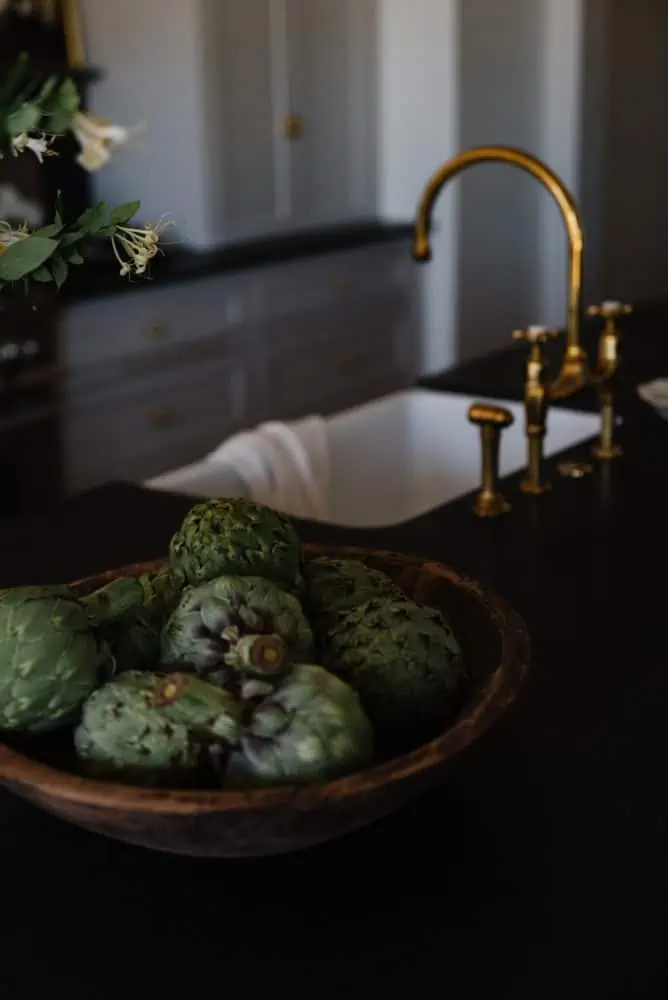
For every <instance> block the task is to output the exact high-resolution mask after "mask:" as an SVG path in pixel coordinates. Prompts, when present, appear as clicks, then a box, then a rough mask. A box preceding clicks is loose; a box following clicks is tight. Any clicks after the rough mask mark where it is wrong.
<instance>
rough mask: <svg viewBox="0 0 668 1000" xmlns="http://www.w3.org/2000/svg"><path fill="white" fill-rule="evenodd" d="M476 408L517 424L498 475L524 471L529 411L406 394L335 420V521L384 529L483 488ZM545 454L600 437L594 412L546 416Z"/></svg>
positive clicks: (504, 442)
mask: <svg viewBox="0 0 668 1000" xmlns="http://www.w3.org/2000/svg"><path fill="white" fill-rule="evenodd" d="M473 402H486V403H495V404H498V405H500V406H504V407H505V408H506V409H508V410H510V412H511V413H512V414H513V416H514V417H515V423H514V424H513V425H512V426H511V427H508V428H507V429H506V430H505V431H503V434H502V438H501V452H500V458H499V471H500V475H501V476H507V475H510V474H511V473H513V472H516V471H517V470H519V469H522V468H524V467H525V465H526V436H525V433H524V406H523V404H521V403H511V402H508V401H506V400H502V399H494V398H491V397H485V396H465V395H460V394H459V393H450V392H436V391H434V390H429V389H409V390H407V391H405V392H398V393H393V394H392V395H390V396H385V397H383V398H381V399H378V400H374V401H373V402H371V403H367V404H365V405H364V406H359V407H355V408H354V409H351V410H347V411H345V412H343V413H340V414H337V415H336V416H334V417H332V418H331V419H330V420H329V422H328V426H329V431H330V435H329V448H330V462H331V483H332V486H331V492H330V515H331V516H330V520H331V521H332V522H334V523H336V524H341V525H345V526H347V527H387V526H389V525H392V524H397V523H400V522H402V521H406V520H409V519H411V518H414V517H417V516H418V515H420V514H424V513H426V511H428V510H432V509H433V508H435V507H439V506H441V505H442V504H444V503H447V502H448V501H449V500H454V499H455V498H456V497H460V496H463V495H464V494H466V493H469V492H470V491H471V490H475V489H477V488H478V487H479V486H480V475H481V468H480V459H481V449H480V431H479V429H478V428H477V427H475V426H474V425H472V424H470V423H469V421H468V418H467V413H468V409H469V406H470V405H471V403H473ZM547 427H548V429H547V435H546V438H545V455H546V456H550V455H554V454H556V453H558V452H560V451H564V450H565V449H567V448H570V447H572V446H573V445H575V444H578V443H579V442H581V441H586V440H587V439H589V438H593V437H595V436H596V435H597V434H598V432H599V427H600V418H599V416H598V415H597V414H592V413H583V412H580V411H573V410H566V409H559V408H558V407H556V406H554V407H552V408H551V409H550V410H549V411H548V418H547Z"/></svg>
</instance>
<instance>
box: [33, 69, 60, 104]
mask: <svg viewBox="0 0 668 1000" xmlns="http://www.w3.org/2000/svg"><path fill="white" fill-rule="evenodd" d="M57 85H58V77H57V76H49V77H47V79H46V80H45V81H44V83H43V84H42V86H41V87H40V90H39V94H38V95H37V98H36V101H37V103H38V104H40V105H42V107H44V105H45V104H46V102H47V101H48V100H49V98H50V97H51V95H52V94H53V92H54V90H55V89H56V86H57Z"/></svg>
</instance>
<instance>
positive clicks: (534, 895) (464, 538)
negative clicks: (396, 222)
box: [0, 314, 668, 1000]
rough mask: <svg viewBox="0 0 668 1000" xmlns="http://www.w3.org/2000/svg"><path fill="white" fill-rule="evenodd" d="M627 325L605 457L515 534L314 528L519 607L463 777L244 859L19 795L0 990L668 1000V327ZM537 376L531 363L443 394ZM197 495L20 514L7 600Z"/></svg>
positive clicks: (157, 546) (440, 523) (0, 810)
mask: <svg viewBox="0 0 668 1000" xmlns="http://www.w3.org/2000/svg"><path fill="white" fill-rule="evenodd" d="M627 331H628V332H627V336H626V348H627V357H626V365H627V367H626V379H627V382H626V386H625V389H624V392H623V393H622V399H621V409H622V413H623V416H624V425H623V428H622V430H621V433H620V439H621V440H622V442H623V444H624V446H625V454H624V456H623V457H622V458H621V459H619V460H617V461H616V462H614V463H612V465H611V466H610V467H606V468H605V469H600V470H598V471H597V473H596V474H595V475H593V476H591V477H589V478H585V479H581V480H566V479H561V478H559V477H558V476H557V475H556V473H555V474H554V491H553V493H552V494H551V495H548V496H545V497H542V498H539V499H533V498H528V497H524V496H522V495H521V494H520V493H519V492H518V491H517V482H518V479H519V477H518V476H513V477H511V478H510V479H509V480H507V481H506V483H505V491H506V493H507V495H508V496H509V497H510V498H511V499H512V501H513V510H512V512H511V514H510V515H508V517H506V518H504V519H501V520H499V521H497V522H490V523H484V522H480V521H478V520H477V519H475V518H474V517H473V516H472V514H471V512H470V497H467V498H462V499H461V500H458V501H456V502H454V503H453V504H451V505H449V506H447V507H445V508H442V509H439V510H437V511H434V512H431V513H430V514H428V515H425V516H424V517H420V518H418V519H416V520H415V521H412V522H410V523H407V524H404V525H401V526H399V527H396V528H393V529H385V530H382V531H348V530H345V531H339V530H335V529H325V528H323V527H320V526H316V525H313V524H307V523H303V524H302V525H301V531H302V535H303V537H304V539H305V540H316V539H319V540H322V541H332V540H339V541H346V542H349V543H352V544H369V545H377V546H387V547H392V548H395V549H397V550H400V551H402V550H403V551H405V552H412V553H416V554H422V555H425V556H429V557H432V558H436V559H441V560H443V561H444V562H447V563H449V564H450V565H452V566H454V567H456V568H458V569H460V570H462V571H464V572H466V573H468V574H471V575H473V576H476V577H478V578H479V579H481V580H482V581H484V582H485V583H486V584H487V585H489V586H492V587H493V588H495V589H496V590H497V591H499V592H500V593H501V594H503V595H504V596H505V597H506V598H507V599H508V600H509V601H510V602H511V603H512V604H513V605H514V606H515V607H516V608H517V610H518V611H519V612H520V613H521V614H522V615H523V616H524V617H525V619H526V621H527V623H528V626H529V629H530V632H531V637H532V649H533V656H532V670H531V672H530V677H529V680H528V682H527V684H526V686H525V688H524V690H523V692H522V693H521V695H520V697H519V699H518V701H517V702H516V703H515V705H514V706H513V707H512V709H511V710H510V711H509V712H508V713H507V715H506V716H505V717H504V718H503V719H502V720H501V721H500V722H499V723H498V724H497V725H496V726H495V727H494V728H493V729H492V730H491V731H490V732H489V733H488V734H487V735H486V736H485V737H484V738H483V739H482V740H481V741H480V742H479V743H478V744H476V745H474V746H473V747H472V748H471V749H470V750H469V751H467V753H466V754H464V755H463V756H462V757H461V758H460V759H459V760H458V761H457V762H456V764H455V765H454V766H453V768H452V771H451V773H450V777H449V779H448V780H446V781H445V782H444V783H443V785H442V786H441V787H439V788H437V789H435V790H433V791H432V792H430V793H429V794H427V795H425V796H424V797H423V798H422V799H420V800H418V801H416V802H415V803H413V804H411V805H410V806H409V807H407V808H406V809H405V810H404V811H403V812H401V813H399V814H397V815H395V816H394V817H392V818H390V819H387V820H383V821H382V822H381V823H379V824H378V825H377V826H375V827H372V828H369V829H367V830H365V831H362V832H360V833H358V834H354V835H352V836H350V837H348V838H345V839H343V840H340V841H338V842H335V843H332V844H329V845H325V846H323V847H318V848H315V849H312V850H310V851H307V852H303V853H301V854H295V855H286V856H283V857H279V858H273V859H269V860H258V861H243V862H220V861H207V860H190V859H187V858H181V857H176V856H169V855H159V854H152V853H150V852H148V851H144V850H141V849H138V848H133V847H129V846H125V845H122V844H118V843H115V842H113V841H108V840H105V839H103V838H100V837H97V836H94V835H92V834H88V833H86V832H83V831H81V830H78V829H76V828H74V827H70V826H68V825H66V824H65V823H64V822H61V821H60V820H56V819H53V818H50V817H48V816H46V815H43V814H42V813H40V812H38V811H37V810H36V809H35V808H33V807H31V806H28V805H26V804H24V803H23V802H22V801H20V800H19V799H17V798H15V797H13V796H12V795H10V794H8V793H6V792H0V942H2V945H1V950H0V954H1V955H2V961H1V962H0V997H5V996H6V997H9V998H11V1000H24V998H26V1000H27V998H30V1000H33V998H36V997H38V996H42V995H43V994H44V993H45V992H46V991H47V990H49V991H53V990H54V989H57V990H58V991H59V992H61V993H62V994H63V995H67V996H69V997H79V996H82V997H83V996H94V997H95V998H96V1000H106V998H111V997H114V998H115V997H117V996H119V995H123V996H128V997H132V998H134V997H135V996H143V995H144V991H145V990H146V989H150V991H151V992H150V995H156V996H161V997H173V996H180V995H181V993H182V992H183V991H184V990H186V989H187V990H188V993H187V994H186V995H191V996H192V995H197V994H198V993H199V992H201V991H202V990H203V989H207V988H208V990H211V988H212V987H213V988H214V989H215V990H216V992H217V991H218V990H220V991H223V992H225V991H227V989H229V984H231V983H233V984H234V985H236V984H237V983H238V984H239V985H241V984H243V990H244V993H246V994H247V995H249V996H251V997H255V996H263V995H265V994H266V993H267V992H268V991H270V990H272V991H274V990H275V989H277V988H279V987H280V988H283V989H288V988H289V989H291V990H298V991H299V992H300V993H301V992H304V993H306V992H309V993H311V994H312V995H313V996H317V997H341V996H342V995H352V996H355V997H362V996H368V997H371V996H384V995H390V996H393V995H395V994H396V995H405V994H406V993H409V995H411V996H415V997H422V996H430V995H433V994H434V993H441V992H442V993H443V994H444V995H449V994H450V993H453V994H454V993H455V992H456V993H466V994H467V995H473V996H478V995H483V994H487V995H493V996H499V997H531V998H540V1000H543V998H546V997H557V996H559V997H563V996H565V995H568V996H572V997H577V998H579V997H591V998H597V1000H599V998H608V997H621V998H630V1000H637V998H643V997H655V996H661V995H666V992H667V991H668V952H667V950H666V947H665V933H666V925H667V919H668V721H667V720H668V613H667V606H668V602H667V600H666V583H665V566H666V564H667V561H668V528H667V518H666V490H667V489H668V424H666V423H664V422H663V421H661V420H660V419H659V418H657V417H656V416H655V415H654V414H653V413H652V412H651V411H650V410H649V409H648V408H647V407H646V406H644V404H642V403H641V402H640V401H639V400H638V398H637V394H636V392H635V385H636V384H637V382H638V381H639V380H643V379H645V378H650V377H653V376H656V375H661V374H668V343H667V338H666V319H665V317H663V318H661V317H656V316H652V315H649V314H645V315H641V314H639V315H638V317H637V319H634V320H633V321H632V322H629V323H628V324H627ZM521 379H522V355H521V354H520V353H519V352H517V351H515V350H511V351H509V352H507V353H506V354H501V355H498V356H495V357H492V358H490V359H487V360H485V361H481V362H478V363H476V364H474V365H469V366H466V367H465V368H463V369H461V370H460V371H459V372H456V373H451V374H450V375H448V376H446V377H444V378H443V379H441V380H429V381H431V382H432V383H433V384H436V381H438V382H439V384H440V385H441V386H442V387H446V386H447V387H455V388H461V389H467V390H472V391H475V392H478V391H479V392H480V393H482V394H488V395H489V394H492V395H504V394H506V393H509V394H511V395H512V394H517V392H518V391H521ZM585 401H586V400H585V397H583V398H582V399H580V400H578V401H576V405H581V404H582V403H583V402H585ZM589 447H590V446H589V444H587V445H582V446H579V447H577V448H575V449H572V450H571V452H570V453H569V454H572V455H573V456H588V454H589ZM554 465H555V462H554V461H551V462H549V463H548V467H549V468H551V469H554ZM191 502H192V501H190V500H188V499H184V498H182V497H175V496H170V495H162V494H160V495H158V494H151V493H150V492H149V491H146V490H143V489H141V488H139V487H134V486H129V485H124V484H111V485H109V486H106V487H104V488H101V489H98V490H95V491H93V492H92V493H90V494H88V495H84V496H81V497H78V498H76V499H73V500H72V501H70V502H67V503H65V504H63V505H61V506H60V507H58V508H55V509H53V510H52V511H50V512H49V513H48V514H43V515H36V516H34V517H32V518H30V519H28V518H26V519H23V520H21V521H19V522H17V523H16V524H14V525H11V526H9V527H7V528H5V529H3V530H2V531H1V532H0V585H7V584H20V583H40V582H47V581H53V580H68V579H74V578H77V577H80V576H82V575H85V574H88V573H92V572H95V571H98V570H102V569H105V568H108V567H110V566H113V565H120V564H122V563H125V562H129V561H132V560H137V559H144V558H151V557H153V556H155V555H158V554H160V553H162V552H164V551H165V550H166V546H167V542H168V539H169V536H170V535H171V533H172V531H173V530H174V528H175V526H176V524H177V522H178V521H179V520H180V518H181V516H182V515H183V514H184V512H185V510H186V509H187V507H188V506H189V504H190V503H191ZM388 991H392V992H390V993H388Z"/></svg>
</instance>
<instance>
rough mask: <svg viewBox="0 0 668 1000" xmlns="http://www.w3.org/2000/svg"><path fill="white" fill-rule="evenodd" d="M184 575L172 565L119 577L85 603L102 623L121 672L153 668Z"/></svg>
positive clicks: (85, 599) (91, 595) (103, 630)
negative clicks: (137, 574) (174, 570)
mask: <svg viewBox="0 0 668 1000" xmlns="http://www.w3.org/2000/svg"><path fill="white" fill-rule="evenodd" d="M183 582H184V581H183V578H182V577H181V576H180V575H179V574H177V573H174V572H173V570H172V569H171V568H169V567H165V568H163V569H159V570H157V571H156V572H154V573H145V574H144V575H142V576H140V577H136V578H135V577H118V578H116V579H115V580H112V581H111V582H110V583H108V584H107V585H106V586H104V587H101V588H100V589H99V590H96V591H95V592H94V593H92V594H90V595H89V596H88V597H86V598H84V602H85V603H86V604H87V606H88V607H89V609H90V610H91V612H92V613H93V614H95V616H96V617H97V618H98V620H99V621H100V622H101V624H102V634H103V635H104V637H105V638H106V639H107V641H108V643H109V645H110V646H111V649H112V651H113V653H114V656H115V658H116V666H117V669H118V671H119V672H122V671H125V670H150V669H154V668H155V667H156V666H157V664H158V662H159V659H160V637H161V634H162V630H163V628H164V626H165V625H166V623H167V620H168V618H169V616H170V614H171V613H172V612H173V611H174V609H175V608H176V606H177V605H178V603H179V600H180V598H181V594H182V592H183Z"/></svg>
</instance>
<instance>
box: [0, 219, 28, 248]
mask: <svg viewBox="0 0 668 1000" xmlns="http://www.w3.org/2000/svg"><path fill="white" fill-rule="evenodd" d="M28 236H30V230H29V229H28V227H27V226H26V225H23V226H18V227H17V228H16V229H14V228H13V227H12V226H11V225H10V224H9V222H0V254H1V253H4V252H5V250H8V249H9V247H12V246H14V244H15V243H20V242H21V240H25V239H27V238H28Z"/></svg>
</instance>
